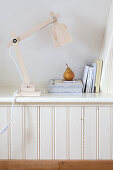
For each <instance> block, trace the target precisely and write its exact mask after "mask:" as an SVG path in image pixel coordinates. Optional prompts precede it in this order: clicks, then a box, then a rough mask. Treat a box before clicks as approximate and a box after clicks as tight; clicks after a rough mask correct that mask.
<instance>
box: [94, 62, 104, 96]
mask: <svg viewBox="0 0 113 170" xmlns="http://www.w3.org/2000/svg"><path fill="white" fill-rule="evenodd" d="M94 62H95V63H96V64H97V69H96V70H97V71H96V79H95V92H96V93H98V92H100V81H101V74H102V65H103V61H102V60H95V61H94Z"/></svg>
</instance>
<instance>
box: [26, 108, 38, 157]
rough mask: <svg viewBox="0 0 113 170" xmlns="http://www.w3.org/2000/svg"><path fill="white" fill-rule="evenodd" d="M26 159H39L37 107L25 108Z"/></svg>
mask: <svg viewBox="0 0 113 170" xmlns="http://www.w3.org/2000/svg"><path fill="white" fill-rule="evenodd" d="M25 115H26V129H25V132H26V159H37V107H25Z"/></svg>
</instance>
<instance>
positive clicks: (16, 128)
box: [11, 107, 23, 159]
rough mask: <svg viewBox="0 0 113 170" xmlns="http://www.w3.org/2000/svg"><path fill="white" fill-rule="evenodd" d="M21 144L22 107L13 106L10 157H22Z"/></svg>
mask: <svg viewBox="0 0 113 170" xmlns="http://www.w3.org/2000/svg"><path fill="white" fill-rule="evenodd" d="M22 144H23V143H22V107H15V108H14V115H13V121H12V123H11V159H22V158H23V155H22V153H23V146H22Z"/></svg>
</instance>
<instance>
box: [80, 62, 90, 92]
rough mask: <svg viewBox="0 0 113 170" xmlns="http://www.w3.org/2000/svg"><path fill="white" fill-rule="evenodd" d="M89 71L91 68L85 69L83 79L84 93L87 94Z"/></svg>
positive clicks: (86, 67)
mask: <svg viewBox="0 0 113 170" xmlns="http://www.w3.org/2000/svg"><path fill="white" fill-rule="evenodd" d="M88 70H89V66H87V65H86V66H85V67H84V74H83V78H82V82H83V92H85V89H86V82H87V77H88Z"/></svg>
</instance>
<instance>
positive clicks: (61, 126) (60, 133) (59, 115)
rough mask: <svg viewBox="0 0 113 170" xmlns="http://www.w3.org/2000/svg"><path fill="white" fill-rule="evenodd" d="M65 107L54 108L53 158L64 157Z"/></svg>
mask: <svg viewBox="0 0 113 170" xmlns="http://www.w3.org/2000/svg"><path fill="white" fill-rule="evenodd" d="M66 148H67V146H66V107H56V108H55V159H67V157H66Z"/></svg>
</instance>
